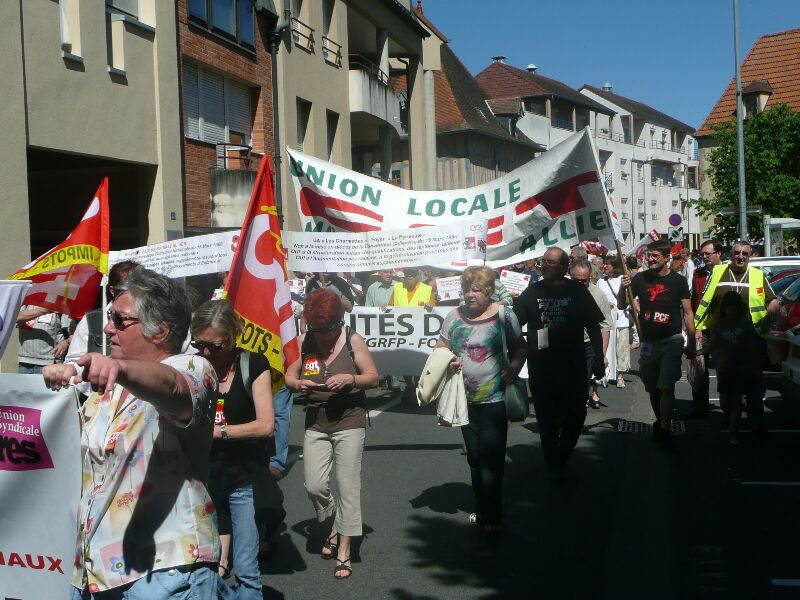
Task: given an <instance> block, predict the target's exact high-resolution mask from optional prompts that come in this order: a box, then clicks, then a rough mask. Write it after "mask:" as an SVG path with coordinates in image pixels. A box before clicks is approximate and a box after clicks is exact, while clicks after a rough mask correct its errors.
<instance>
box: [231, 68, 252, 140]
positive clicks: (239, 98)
mask: <svg viewBox="0 0 800 600" xmlns="http://www.w3.org/2000/svg"><path fill="white" fill-rule="evenodd" d="M225 97H226V99H227V101H228V129H229V131H236V132H239V133H242V134H244V139H245V143H246V144H247V145H251V144H252V140H251V135H250V133H251V131H250V130H251V128H252V122H253V116H252V113H251V112H250V88H249V87H247V86H246V85H242V84H241V83H237V82H235V81H231V80H230V79H227V80H226V81H225Z"/></svg>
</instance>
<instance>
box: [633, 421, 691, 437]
mask: <svg viewBox="0 0 800 600" xmlns="http://www.w3.org/2000/svg"><path fill="white" fill-rule="evenodd" d="M617 431H620V432H622V433H639V434H643V435H650V432H651V431H653V425H652V424H650V423H642V422H640V421H625V420H621V421H620V422H619V424H618V425H617ZM670 431H671V432H672V433H683V432H684V431H686V426H685V425H684V424H683V421H676V420H673V421H672V425H671V427H670Z"/></svg>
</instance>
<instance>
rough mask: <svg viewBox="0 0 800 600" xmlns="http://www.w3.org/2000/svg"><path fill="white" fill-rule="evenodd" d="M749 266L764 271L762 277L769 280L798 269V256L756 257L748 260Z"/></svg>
mask: <svg viewBox="0 0 800 600" xmlns="http://www.w3.org/2000/svg"><path fill="white" fill-rule="evenodd" d="M726 262H728V261H726ZM749 264H750V266H751V267H758V268H759V269H761V270H762V271H764V275H765V276H766V278H767V279H769V278H771V277H774V276H775V275H777V274H778V273H780V272H781V271H789V270H792V269H800V256H756V257H755V258H751V259H750V263H749Z"/></svg>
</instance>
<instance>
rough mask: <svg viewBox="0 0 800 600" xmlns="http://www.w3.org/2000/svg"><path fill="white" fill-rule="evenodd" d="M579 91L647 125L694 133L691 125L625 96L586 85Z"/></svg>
mask: <svg viewBox="0 0 800 600" xmlns="http://www.w3.org/2000/svg"><path fill="white" fill-rule="evenodd" d="M581 89H587V90H589V91H590V92H594V93H595V94H597V95H598V96H600V97H601V98H605V99H606V100H608V101H609V102H613V103H614V104H616V105H617V106H619V107H620V108H622V109H624V110H627V111H628V112H629V113H631V114H632V115H633V116H634V117H639V118H641V119H644V120H645V121H647V122H648V123H658V124H659V125H660V124H664V125H667V126H669V127H670V128H674V129H678V130H680V131H687V132H689V133H693V132H694V127H692V126H691V125H687V124H686V123H682V122H680V121H678V120H677V119H675V118H673V117H670V116H669V115H667V114H664V113H662V112H661V111H660V110H656V109H655V108H653V107H652V106H648V105H647V104H643V103H642V102H637V101H636V100H631V99H630V98H626V97H625V96H620V95H619V94H615V93H613V92H607V91H605V90H603V89H600V88H596V87H594V86H593V85H589V84H588V83H585V84H583V86H581Z"/></svg>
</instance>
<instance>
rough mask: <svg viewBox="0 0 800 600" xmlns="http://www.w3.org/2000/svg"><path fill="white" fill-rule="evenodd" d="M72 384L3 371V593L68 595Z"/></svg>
mask: <svg viewBox="0 0 800 600" xmlns="http://www.w3.org/2000/svg"><path fill="white" fill-rule="evenodd" d="M80 439H81V438H80V429H79V425H78V413H77V399H76V396H75V390H74V388H67V389H64V390H62V391H60V392H51V391H50V390H48V389H47V388H45V385H44V380H43V379H42V376H41V375H0V506H2V510H0V597H2V598H14V599H18V600H41V599H43V598H54V599H55V598H68V597H69V593H70V592H69V590H70V579H71V575H72V565H73V562H74V557H75V542H76V537H77V533H78V532H77V524H76V523H77V521H76V515H77V507H78V501H79V498H80V490H81V451H80Z"/></svg>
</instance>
